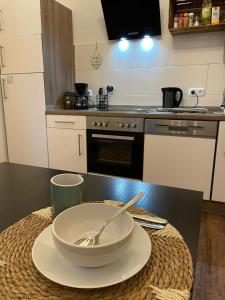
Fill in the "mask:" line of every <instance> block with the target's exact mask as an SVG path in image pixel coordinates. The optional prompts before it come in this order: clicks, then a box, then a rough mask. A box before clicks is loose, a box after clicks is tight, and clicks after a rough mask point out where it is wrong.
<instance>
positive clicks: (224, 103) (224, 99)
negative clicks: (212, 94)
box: [222, 88, 225, 107]
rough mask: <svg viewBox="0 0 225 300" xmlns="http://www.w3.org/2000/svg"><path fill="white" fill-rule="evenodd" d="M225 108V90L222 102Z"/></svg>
mask: <svg viewBox="0 0 225 300" xmlns="http://www.w3.org/2000/svg"><path fill="white" fill-rule="evenodd" d="M222 105H223V107H224V106H225V88H224V90H223V102H222Z"/></svg>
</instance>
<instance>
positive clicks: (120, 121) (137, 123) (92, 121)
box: [87, 116, 144, 132]
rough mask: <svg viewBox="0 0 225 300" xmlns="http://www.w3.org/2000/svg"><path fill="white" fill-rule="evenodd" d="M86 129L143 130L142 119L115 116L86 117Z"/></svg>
mask: <svg viewBox="0 0 225 300" xmlns="http://www.w3.org/2000/svg"><path fill="white" fill-rule="evenodd" d="M87 129H94V130H111V131H128V132H144V119H141V118H117V117H109V118H107V117H95V116H90V117H87Z"/></svg>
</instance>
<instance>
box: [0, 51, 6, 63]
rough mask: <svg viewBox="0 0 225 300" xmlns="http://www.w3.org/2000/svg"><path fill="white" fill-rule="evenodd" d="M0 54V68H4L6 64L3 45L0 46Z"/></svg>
mask: <svg viewBox="0 0 225 300" xmlns="http://www.w3.org/2000/svg"><path fill="white" fill-rule="evenodd" d="M0 56H1V65H2V68H5V67H6V64H5V54H4V47H3V46H0Z"/></svg>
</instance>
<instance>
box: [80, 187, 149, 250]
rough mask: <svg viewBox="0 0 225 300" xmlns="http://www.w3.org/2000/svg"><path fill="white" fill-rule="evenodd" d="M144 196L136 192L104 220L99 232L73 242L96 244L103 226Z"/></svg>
mask: <svg viewBox="0 0 225 300" xmlns="http://www.w3.org/2000/svg"><path fill="white" fill-rule="evenodd" d="M143 196H144V193H143V192H142V193H139V194H137V195H136V196H135V197H134V198H133V199H131V200H130V201H129V202H128V203H127V204H126V205H124V207H122V208H121V209H120V210H118V211H117V212H116V213H115V214H113V215H112V217H111V218H110V219H109V220H108V221H106V222H105V223H104V224H103V225H102V227H101V228H100V230H99V232H97V233H96V234H94V235H92V236H87V237H84V238H80V239H78V240H77V241H75V242H74V244H75V245H79V246H82V247H89V246H94V245H97V244H98V242H99V237H100V235H101V234H102V232H103V230H104V229H105V227H106V226H107V225H108V224H109V223H110V222H112V221H113V220H114V219H115V218H117V217H118V216H119V215H121V214H122V213H123V212H124V211H125V210H127V209H128V208H129V207H131V206H132V205H134V204H135V203H136V202H137V201H138V200H140V199H141V198H142V197H143Z"/></svg>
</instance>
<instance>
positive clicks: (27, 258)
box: [0, 201, 193, 300]
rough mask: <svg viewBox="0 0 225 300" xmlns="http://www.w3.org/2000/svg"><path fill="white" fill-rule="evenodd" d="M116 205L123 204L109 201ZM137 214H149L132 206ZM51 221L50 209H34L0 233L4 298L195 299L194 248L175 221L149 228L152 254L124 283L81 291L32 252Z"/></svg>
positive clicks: (0, 284) (0, 292) (0, 285)
mask: <svg viewBox="0 0 225 300" xmlns="http://www.w3.org/2000/svg"><path fill="white" fill-rule="evenodd" d="M105 202H107V203H110V204H114V205H118V206H120V205H123V204H121V203H119V202H114V201H105ZM130 211H131V212H132V213H141V214H143V213H146V214H148V213H147V212H146V211H143V210H142V209H139V208H131V209H130ZM51 222H52V211H51V208H46V209H43V210H40V211H37V212H34V213H32V214H31V215H29V216H28V217H26V218H24V219H22V220H20V221H19V222H17V223H16V224H14V225H13V226H11V227H9V228H8V229H6V230H5V231H4V232H3V233H2V234H1V235H0V299H1V300H3V299H4V300H8V299H10V300H11V299H23V300H26V299H32V300H35V299H40V300H41V299H49V300H55V299H71V300H72V299H73V300H90V299H91V300H112V299H113V300H154V299H155V300H186V299H189V297H190V290H191V287H192V280H193V270H192V260H191V255H190V252H189V250H188V248H187V246H186V244H185V242H184V240H183V238H182V236H181V235H180V234H179V232H178V231H177V230H176V229H175V228H174V227H173V226H171V225H170V224H168V225H167V226H166V227H165V229H163V230H160V231H155V230H151V229H149V230H146V231H147V232H148V234H149V236H150V237H151V241H152V253H151V257H150V259H149V261H148V263H147V264H146V266H145V267H144V268H143V269H142V270H141V271H140V272H139V273H138V274H136V275H135V276H134V277H132V278H130V279H128V280H126V281H124V282H123V283H120V284H117V285H114V286H111V287H107V288H101V289H93V290H82V289H74V288H68V287H64V286H61V285H59V284H56V283H54V282H51V281H50V280H48V279H46V278H45V277H44V276H42V275H41V274H40V273H39V272H38V271H37V270H36V268H35V266H34V264H33V262H32V258H31V250H32V246H33V243H34V241H35V239H36V238H37V236H38V235H39V234H40V233H41V232H42V230H43V229H44V228H46V227H47V226H48V225H49V224H51Z"/></svg>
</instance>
